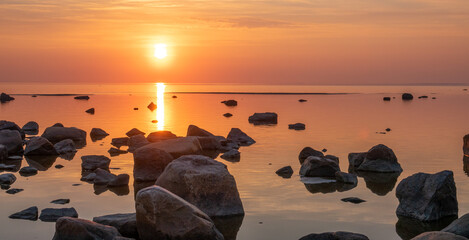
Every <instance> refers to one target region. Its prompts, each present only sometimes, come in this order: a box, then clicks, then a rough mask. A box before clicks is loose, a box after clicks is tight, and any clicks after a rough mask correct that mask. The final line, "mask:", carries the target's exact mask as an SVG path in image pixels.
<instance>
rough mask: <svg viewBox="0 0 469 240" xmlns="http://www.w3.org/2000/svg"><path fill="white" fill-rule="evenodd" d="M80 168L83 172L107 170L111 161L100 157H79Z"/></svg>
mask: <svg viewBox="0 0 469 240" xmlns="http://www.w3.org/2000/svg"><path fill="white" fill-rule="evenodd" d="M81 161H82V163H81V167H82V169H83V170H84V171H94V170H96V169H98V168H101V169H104V170H109V164H110V163H111V159H109V158H108V157H106V156H102V155H87V156H83V157H81Z"/></svg>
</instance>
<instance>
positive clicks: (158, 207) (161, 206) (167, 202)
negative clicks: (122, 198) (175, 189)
mask: <svg viewBox="0 0 469 240" xmlns="http://www.w3.org/2000/svg"><path fill="white" fill-rule="evenodd" d="M135 209H136V212H137V214H136V216H137V229H138V235H139V237H140V239H141V240H150V239H185V240H198V239H204V240H223V239H224V238H223V235H222V234H221V233H220V232H219V231H218V230H217V229H216V227H215V224H214V223H213V222H212V220H211V219H210V218H209V217H208V216H207V215H206V214H205V213H203V212H202V211H200V210H199V209H198V208H197V207H195V206H194V205H192V204H190V203H189V202H187V201H185V200H184V199H182V198H180V197H178V196H177V195H175V194H173V193H171V192H170V191H168V190H166V189H164V188H162V187H159V186H151V187H147V188H144V189H142V190H140V191H139V192H138V193H137V197H136V200H135Z"/></svg>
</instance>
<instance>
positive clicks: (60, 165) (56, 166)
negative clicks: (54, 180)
mask: <svg viewBox="0 0 469 240" xmlns="http://www.w3.org/2000/svg"><path fill="white" fill-rule="evenodd" d="M63 167H64V165H62V164H57V165H55V168H57V169H61V168H63Z"/></svg>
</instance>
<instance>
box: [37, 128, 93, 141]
mask: <svg viewBox="0 0 469 240" xmlns="http://www.w3.org/2000/svg"><path fill="white" fill-rule="evenodd" d="M42 137H44V138H46V139H47V140H49V141H50V142H52V143H57V142H60V141H62V140H65V139H71V140H73V141H75V142H80V143H86V132H85V131H83V130H81V129H78V128H74V127H70V128H66V127H48V128H46V130H45V131H44V133H43V134H42Z"/></svg>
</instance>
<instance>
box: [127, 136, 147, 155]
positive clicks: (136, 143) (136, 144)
mask: <svg viewBox="0 0 469 240" xmlns="http://www.w3.org/2000/svg"><path fill="white" fill-rule="evenodd" d="M148 144H150V142H149V141H148V140H147V139H146V138H145V136H144V135H142V134H138V135H134V136H132V137H130V139H129V149H128V151H129V152H134V151H135V150H137V149H139V148H141V147H143V146H145V145H148Z"/></svg>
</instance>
